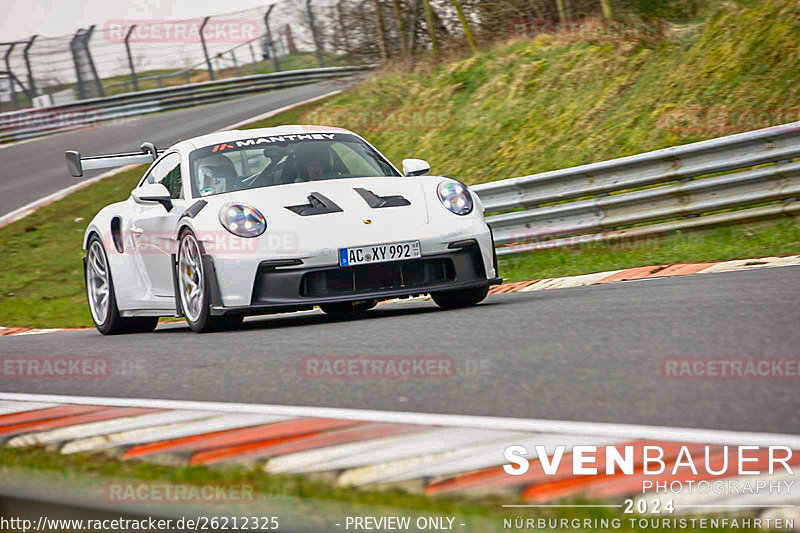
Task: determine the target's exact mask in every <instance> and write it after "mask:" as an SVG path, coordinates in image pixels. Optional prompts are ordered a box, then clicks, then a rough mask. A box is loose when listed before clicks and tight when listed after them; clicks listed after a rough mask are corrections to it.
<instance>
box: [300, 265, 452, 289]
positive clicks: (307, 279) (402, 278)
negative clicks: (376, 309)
mask: <svg viewBox="0 0 800 533" xmlns="http://www.w3.org/2000/svg"><path fill="white" fill-rule="evenodd" d="M455 278H456V272H455V268H454V267H453V261H452V260H450V259H449V258H436V259H412V260H409V261H394V262H390V263H377V264H373V265H357V266H352V267H346V268H331V269H327V270H317V271H315V272H308V273H307V274H305V275H304V276H303V279H302V281H301V283H300V295H301V296H303V297H326V296H346V295H354V294H358V293H360V292H373V291H382V290H393V289H406V288H409V289H413V288H415V287H423V286H427V285H436V284H438V283H446V282H448V281H453V280H455Z"/></svg>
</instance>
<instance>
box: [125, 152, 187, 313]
mask: <svg viewBox="0 0 800 533" xmlns="http://www.w3.org/2000/svg"><path fill="white" fill-rule="evenodd" d="M149 183H160V184H162V185H164V186H165V187H166V188H167V190H169V192H170V198H172V203H173V207H172V209H170V210H169V211H167V209H166V208H165V207H164V206H163V205H161V204H158V203H141V204H136V208H135V213H134V217H133V221H132V224H131V233H132V234H133V238H134V240H135V241H136V243H137V246H136V248H137V251H138V253H139V258H140V265H141V268H142V269H143V271H144V272H143V274H144V278H145V279H146V280H147V282H148V283H149V285H150V287H149V288H150V289H151V291H152V294H153V295H155V296H170V297H171V296H174V287H173V284H172V260H171V255H172V254H174V253H176V251H177V242H176V240H175V237H176V235H175V228H176V227H177V223H178V219H179V218H180V216H181V214H182V213H183V211H184V208H185V200H184V198H183V191H182V189H183V186H182V185H183V176H182V175H181V156H180V154H178V153H177V152H172V153H168V154H166V155H164V156H163V157H162V158H161V159H160V160H158V161H157V162H156V163H155V164H153V166H152V167H150V170H149V171H148V173H147V176H146V177H145V179H144V180H143V181H142V184H149Z"/></svg>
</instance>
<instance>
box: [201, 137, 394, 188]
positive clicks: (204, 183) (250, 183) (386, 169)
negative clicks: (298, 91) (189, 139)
mask: <svg viewBox="0 0 800 533" xmlns="http://www.w3.org/2000/svg"><path fill="white" fill-rule="evenodd" d="M189 164H190V167H191V177H192V179H191V184H192V195H193V196H194V197H202V196H211V195H214V194H222V193H226V192H231V191H239V190H246V189H257V188H261V187H271V186H273V185H286V184H289V183H301V182H304V181H321V180H336V179H343V178H362V177H363V178H366V177H379V176H398V177H399V176H400V174H398V173H397V171H396V170H395V169H394V168H393V167H392V166H391V164H389V162H388V161H387V160H386V159H385V158H384V157H383V156H382V155H381V154H379V153H378V152H377V151H376V150H374V149H373V148H372V147H370V146H369V145H368V144H366V143H365V142H364V141H362V140H361V139H359V138H358V137H356V136H355V135H351V134H346V133H309V134H295V135H271V136H266V137H256V138H252V139H243V140H238V141H230V142H228V143H223V144H215V145H212V146H206V147H204V148H199V149H197V150H195V151H194V152H192V153H191V155H190V157H189Z"/></svg>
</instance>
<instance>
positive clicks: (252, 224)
mask: <svg viewBox="0 0 800 533" xmlns="http://www.w3.org/2000/svg"><path fill="white" fill-rule="evenodd" d="M219 222H220V224H222V225H223V226H224V227H225V229H226V230H228V231H230V232H231V233H233V234H234V235H236V236H237V237H258V236H259V235H261V234H262V233H264V232H265V231H266V230H267V221H266V219H265V218H264V215H262V214H261V213H260V212H259V211H258V209H256V208H255V207H250V206H249V205H244V204H227V205H224V206H222V209H220V210H219Z"/></svg>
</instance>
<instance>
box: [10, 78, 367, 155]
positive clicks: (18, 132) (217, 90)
mask: <svg viewBox="0 0 800 533" xmlns="http://www.w3.org/2000/svg"><path fill="white" fill-rule="evenodd" d="M372 68H374V65H361V66H348V67H328V68H318V69H305V70H294V71H285V72H276V73H270V74H256V75H252V76H242V77H239V78H227V79H224V80H218V81H207V82H200V83H192V84H188V85H180V86H176V87H164V88H161V89H150V90H146V91H138V92H133V93H124V94H118V95H114V96H108V97H104V98H89V99H85V100H78V101H75V102H70V103H68V104H63V105H59V106H53V107H48V108H44V109H26V110H22V111H12V112H8V113H1V114H0V142H3V141H16V140H22V139H27V138H31V137H38V136H42V135H49V134H51V133H57V132H62V131H70V130H74V129H80V128H86V127H90V126H92V125H96V124H98V123H101V122H106V121H110V120H115V119H119V118H124V117H130V116H137V115H144V114H149V113H155V112H158V111H165V110H168V109H177V108H181V107H191V106H194V105H198V104H205V103H212V102H218V101H222V100H226V99H230V98H237V97H240V96H242V95H245V94H248V93H254V92H260V91H268V90H274V89H283V88H287V87H295V86H297V85H303V84H307V83H313V82H316V81H323V80H328V79H334V78H341V77H345V76H351V75H353V74H358V73H360V72H364V71H367V70H370V69H372Z"/></svg>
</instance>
